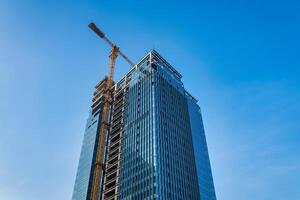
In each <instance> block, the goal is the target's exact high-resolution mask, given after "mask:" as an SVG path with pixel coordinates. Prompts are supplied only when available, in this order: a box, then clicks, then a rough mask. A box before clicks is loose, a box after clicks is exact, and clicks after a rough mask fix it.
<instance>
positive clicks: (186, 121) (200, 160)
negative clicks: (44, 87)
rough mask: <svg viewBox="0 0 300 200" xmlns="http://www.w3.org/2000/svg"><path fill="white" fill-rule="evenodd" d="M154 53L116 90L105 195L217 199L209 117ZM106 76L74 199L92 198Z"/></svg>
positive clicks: (86, 140) (85, 143)
mask: <svg viewBox="0 0 300 200" xmlns="http://www.w3.org/2000/svg"><path fill="white" fill-rule="evenodd" d="M181 78H182V76H181V75H180V73H179V72H177V71H176V70H175V69H174V68H173V67H172V66H171V65H170V64H169V63H168V62H167V61H166V60H165V59H163V58H162V57H161V56H160V55H159V54H158V53H157V52H156V51H155V50H152V51H150V52H149V53H148V54H147V55H146V56H145V57H144V58H143V59H142V60H141V61H140V62H139V63H138V64H137V65H136V66H135V67H134V68H132V69H131V70H130V71H129V72H128V73H127V74H126V75H125V76H124V77H123V78H122V79H121V80H119V81H118V82H116V83H115V84H114V86H113V88H111V90H112V94H113V98H112V101H111V102H110V105H111V108H110V120H109V124H108V125H109V126H108V127H109V128H108V130H107V131H108V134H107V138H106V141H105V144H106V146H105V149H106V150H105V155H104V160H103V162H102V163H97V165H100V166H101V167H102V168H103V169H104V174H103V176H102V177H101V180H100V182H101V184H100V185H101V189H100V193H101V194H100V198H101V199H107V200H112V199H124V200H131V199H134V200H139V199H161V200H163V199H172V200H173V199H184V200H185V199H195V200H198V199H199V200H200V199H201V200H215V199H216V196H215V191H214V184H213V179H212V173H211V167H210V161H209V156H208V150H207V144H206V139H205V133H204V128H203V122H202V116H201V112H200V108H199V106H198V105H197V100H195V98H193V97H192V96H191V95H190V94H189V93H188V92H187V91H186V90H185V88H184V86H183V83H182V81H181ZM106 84H107V78H104V79H103V80H102V81H100V82H99V83H98V84H97V85H96V87H95V92H94V97H93V100H92V106H91V111H90V117H89V119H88V121H87V126H86V130H85V134H84V140H83V145H82V150H81V154H80V160H79V165H78V171H77V176H76V181H75V186H74V192H73V197H72V199H73V200H90V195H91V187H92V180H93V176H94V168H95V166H97V165H95V164H94V162H95V157H96V154H97V152H96V149H97V145H98V144H99V141H98V139H97V138H99V137H97V136H98V134H99V128H100V125H101V124H100V123H101V113H102V108H103V103H104V102H103V101H104V98H103V94H104V91H103V90H104V89H105V88H106V87H105V85H106Z"/></svg>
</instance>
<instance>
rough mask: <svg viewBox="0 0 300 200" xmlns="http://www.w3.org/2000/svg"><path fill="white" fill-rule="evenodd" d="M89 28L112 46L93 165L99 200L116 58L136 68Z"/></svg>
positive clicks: (95, 195)
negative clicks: (119, 57) (120, 57)
mask: <svg viewBox="0 0 300 200" xmlns="http://www.w3.org/2000/svg"><path fill="white" fill-rule="evenodd" d="M88 26H89V28H90V29H92V30H93V31H94V32H95V33H96V34H97V35H98V36H99V37H100V38H102V39H103V40H104V41H106V42H107V43H108V44H109V45H110V46H111V52H110V54H109V59H110V64H109V72H108V79H107V86H106V87H107V88H106V90H105V94H104V101H103V102H104V105H103V112H102V119H101V126H100V133H99V134H98V137H99V138H98V141H99V144H98V147H97V150H96V151H97V152H96V160H95V162H94V163H93V165H94V174H93V182H92V190H91V196H90V200H98V199H99V193H100V187H101V186H100V184H101V183H100V181H101V177H102V176H103V170H104V163H103V160H104V158H103V157H104V151H105V140H106V136H107V131H108V117H109V109H110V102H111V96H112V93H111V87H112V86H113V78H114V71H115V63H116V58H117V57H118V55H120V56H122V57H123V58H124V59H125V60H126V61H127V62H128V63H129V64H130V65H131V66H134V63H133V62H132V61H130V60H129V59H128V58H127V56H125V55H124V54H123V53H122V52H121V51H120V49H119V47H118V46H116V45H115V44H114V43H112V42H111V41H110V40H109V39H108V38H107V37H106V36H105V35H104V33H103V32H102V31H100V29H99V28H98V27H97V26H96V25H95V24H94V23H90V24H89V25H88Z"/></svg>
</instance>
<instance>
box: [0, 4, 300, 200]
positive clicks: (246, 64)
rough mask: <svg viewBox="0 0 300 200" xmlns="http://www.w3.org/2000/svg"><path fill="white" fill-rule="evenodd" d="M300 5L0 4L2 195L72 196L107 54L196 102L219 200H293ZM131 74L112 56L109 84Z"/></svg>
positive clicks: (30, 199)
mask: <svg viewBox="0 0 300 200" xmlns="http://www.w3.org/2000/svg"><path fill="white" fill-rule="evenodd" d="M299 10H300V2H299V1H296V0H295V1H293V0H289V1H274V0H273V1H271V0H259V1H258V0H254V1H238V0H230V1H222V0H220V1H209V2H208V1H189V2H187V1H168V2H167V1H157V0H152V1H132V0H129V1H126V2H125V1H119V2H117V1H108V0H103V1H95V0H94V1H84V2H83V1H79V0H73V1H68V0H65V1H49V0H45V1H37V0H26V1H21V0H19V1H18V0H6V1H5V0H0V94H1V98H0V138H1V139H0V199H3V200H35V199H44V200H53V199H55V200H65V199H70V198H71V194H72V189H73V185H74V180H75V174H76V168H77V164H78V159H79V153H80V147H81V142H82V138H83V132H84V127H85V123H86V119H87V117H88V111H89V105H90V101H91V96H92V92H93V87H94V85H95V84H96V83H97V81H98V80H100V79H101V78H102V77H103V76H104V75H105V73H106V72H107V65H108V58H107V55H108V52H109V48H108V46H107V45H106V44H105V43H104V42H103V41H101V40H100V39H99V38H97V37H96V36H95V35H94V33H92V32H91V31H90V30H89V29H88V28H87V24H88V23H89V22H90V21H94V22H95V23H96V24H98V25H99V27H101V28H102V29H103V30H104V32H105V33H106V34H107V35H108V36H109V37H110V38H111V39H112V40H113V41H114V42H115V43H117V44H118V45H119V46H120V47H121V49H122V50H123V52H125V53H126V55H128V57H130V58H131V59H132V60H133V61H138V60H139V59H141V58H142V57H143V56H144V54H145V53H146V52H147V51H149V50H150V49H152V48H155V49H156V50H157V51H158V52H160V53H161V54H162V56H164V57H165V58H166V59H167V60H168V61H169V62H170V63H171V64H172V65H173V66H174V67H175V68H176V69H177V70H178V71H179V72H181V73H182V75H183V81H184V83H185V86H186V88H187V89H188V90H189V91H190V92H191V93H192V94H193V95H194V96H195V97H196V98H197V99H199V104H200V105H201V108H202V112H203V119H204V123H205V129H206V134H207V141H208V147H209V152H210V157H211V163H212V169H213V176H214V181H215V187H216V192H217V197H218V199H219V200H241V199H242V200H250V199H251V200H252V199H257V200H277V199H278V200H282V199H300V190H299V180H300V55H299V53H300V48H299V46H300V39H299V35H300V12H299ZM128 69H129V66H128V65H127V64H126V63H125V62H124V61H122V59H119V60H118V62H117V69H116V72H117V74H116V77H117V78H118V77H120V76H122V75H123V74H124V73H125V72H126V71H127V70H128Z"/></svg>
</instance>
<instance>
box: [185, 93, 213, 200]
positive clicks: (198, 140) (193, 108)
mask: <svg viewBox="0 0 300 200" xmlns="http://www.w3.org/2000/svg"><path fill="white" fill-rule="evenodd" d="M188 108H189V115H190V123H191V130H192V137H193V145H194V150H195V158H196V168H197V176H198V184H199V189H200V197H201V200H216V194H215V189H214V183H213V178H212V172H211V167H210V161H209V156H208V150H207V144H206V138H205V133H204V127H203V122H202V115H201V111H200V108H199V106H198V105H197V103H196V101H195V100H194V99H193V98H191V97H189V96H188Z"/></svg>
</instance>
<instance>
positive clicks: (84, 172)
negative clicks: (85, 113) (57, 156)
mask: <svg viewBox="0 0 300 200" xmlns="http://www.w3.org/2000/svg"><path fill="white" fill-rule="evenodd" d="M101 111H102V109H101V107H100V108H99V111H97V112H95V113H92V112H91V114H90V116H89V118H88V120H87V125H86V129H85V133H84V139H83V143H82V147H81V153H80V159H79V164H78V169H77V175H76V180H75V185H74V191H73V196H72V200H85V199H88V197H89V195H90V190H91V182H92V174H93V173H92V171H93V165H92V164H93V162H94V159H95V149H96V145H97V140H96V138H97V137H96V136H97V133H98V129H99V122H100V121H101Z"/></svg>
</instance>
